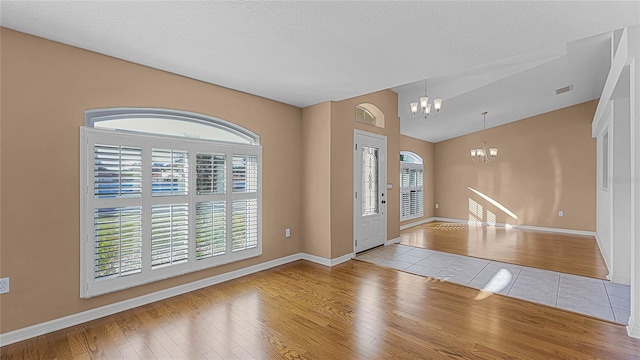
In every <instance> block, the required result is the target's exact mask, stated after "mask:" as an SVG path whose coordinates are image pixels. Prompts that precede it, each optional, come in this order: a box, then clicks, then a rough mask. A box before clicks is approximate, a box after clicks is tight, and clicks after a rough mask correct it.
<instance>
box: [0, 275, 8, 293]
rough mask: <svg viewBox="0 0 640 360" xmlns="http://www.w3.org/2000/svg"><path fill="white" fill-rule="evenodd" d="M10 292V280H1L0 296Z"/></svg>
mask: <svg viewBox="0 0 640 360" xmlns="http://www.w3.org/2000/svg"><path fill="white" fill-rule="evenodd" d="M8 292H9V278H8V277H6V278H2V279H0V294H6V293H8Z"/></svg>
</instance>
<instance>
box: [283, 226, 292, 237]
mask: <svg viewBox="0 0 640 360" xmlns="http://www.w3.org/2000/svg"><path fill="white" fill-rule="evenodd" d="M284 236H285V237H290V236H291V229H289V228H287V229H284Z"/></svg>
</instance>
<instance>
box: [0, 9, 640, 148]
mask: <svg viewBox="0 0 640 360" xmlns="http://www.w3.org/2000/svg"><path fill="white" fill-rule="evenodd" d="M0 24H1V25H2V26H4V27H7V28H11V29H15V30H18V31H22V32H25V33H29V34H33V35H36V36H41V37H44V38H47V39H50V40H54V41H59V42H62V43H66V44H70V45H74V46H77V47H81V48H85V49H88V50H92V51H96V52H99V53H103V54H106V55H109V56H113V57H117V58H120V59H124V60H128V61H132V62H136V63H140V64H143V65H147V66H150V67H153V68H157V69H161V70H165V71H169V72H173V73H176V74H180V75H184V76H188V77H191V78H194V79H199V80H202V81H206V82H210V83H213V84H217V85H221V86H225V87H228V88H232V89H236V90H240V91H244V92H247V93H251V94H255V95H258V96H263V97H265V98H269V99H273V100H277V101H281V102H284V103H287V104H291V105H295V106H299V107H304V106H308V105H312V104H316V103H320V102H324V101H328V100H342V99H345V98H350V97H354V96H358V95H362V94H366V93H370V92H374V91H378V90H383V89H389V88H391V89H393V90H394V91H396V92H397V93H398V98H399V109H398V115H399V116H400V118H401V132H402V133H404V134H408V135H411V136H414V137H417V138H421V139H424V140H428V141H433V142H436V141H441V140H444V139H448V138H451V137H455V136H459V135H462V134H465V133H469V132H473V131H477V130H479V129H481V128H482V117H481V115H480V112H482V111H489V115H487V125H488V126H496V125H499V124H502V123H506V122H510V121H515V120H519V119H522V118H526V117H529V116H533V115H537V114H540V113H543V112H547V111H551V110H555V109H558V108H562V107H566V106H570V105H573V104H577V103H580V102H584V101H587V100H591V99H595V98H597V97H598V95H599V94H600V92H601V90H602V87H603V85H604V80H605V79H606V75H607V71H608V66H609V62H610V57H611V54H610V49H611V44H610V40H609V38H610V37H609V34H610V32H611V31H612V30H616V29H619V28H622V27H625V26H631V25H635V24H640V2H639V1H626V2H615V1H601V2H600V1H551V2H543V1H526V2H516V1H499V2H485V1H471V2H465V1H462V2H460V1H443V2H436V1H420V2H395V1H384V2H360V1H352V2H346V1H345V2H324V1H317V2H266V1H259V2H202V1H199V2H191V1H186V2H185V1H169V2H153V1H136V2H112V1H80V2H59V1H51V2H36V1H15V2H13V1H2V2H1V3H0ZM425 78H428V94H429V95H430V96H432V97H442V98H443V99H444V102H443V110H442V111H441V112H440V113H439V114H438V116H437V117H434V118H430V119H428V120H426V121H425V120H424V119H422V118H419V117H418V118H415V119H414V118H413V117H412V116H411V113H410V112H409V105H408V104H409V102H411V101H413V100H414V99H416V100H417V98H418V97H420V96H422V95H424V79H425ZM568 85H572V88H573V90H572V91H571V92H568V93H565V94H562V95H558V96H556V95H555V93H554V90H555V89H557V88H561V87H564V86H568Z"/></svg>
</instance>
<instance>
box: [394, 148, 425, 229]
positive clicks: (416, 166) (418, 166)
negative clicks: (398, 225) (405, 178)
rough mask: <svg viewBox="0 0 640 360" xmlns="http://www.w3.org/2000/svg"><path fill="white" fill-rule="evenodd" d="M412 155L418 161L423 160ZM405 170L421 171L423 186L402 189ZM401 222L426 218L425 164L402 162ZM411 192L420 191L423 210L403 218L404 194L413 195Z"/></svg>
mask: <svg viewBox="0 0 640 360" xmlns="http://www.w3.org/2000/svg"><path fill="white" fill-rule="evenodd" d="M411 155H413V156H415V157H417V158H418V159H421V157H420V156H418V155H415V154H413V153H411ZM403 169H409V170H411V169H415V170H420V172H421V175H422V186H409V187H402V170H403ZM400 177H401V179H400V221H406V220H412V219H417V218H420V217H423V216H424V167H423V164H422V163H420V164H417V163H410V162H402V161H401V162H400ZM411 191H420V196H422V209H421V211H420V212H419V213H416V214H413V215H411V214H410V215H408V216H402V194H403V193H409V194H410V193H411Z"/></svg>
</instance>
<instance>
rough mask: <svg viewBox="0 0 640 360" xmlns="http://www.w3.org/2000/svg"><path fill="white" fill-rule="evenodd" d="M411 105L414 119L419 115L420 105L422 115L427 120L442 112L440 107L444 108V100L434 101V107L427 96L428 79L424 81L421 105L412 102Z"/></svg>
mask: <svg viewBox="0 0 640 360" xmlns="http://www.w3.org/2000/svg"><path fill="white" fill-rule="evenodd" d="M409 105H410V106H411V113H412V114H413V117H414V118H415V117H416V114H417V113H418V105H420V108H421V109H422V114H423V115H424V118H425V119H426V118H428V117H430V116H432V115H435V114H437V113H438V112H439V111H440V107H442V99H433V105H432V104H431V103H430V102H429V97H428V96H427V79H424V96H423V97H421V98H420V103H418V102H412V103H411V104H409ZM432 108H433V111H432Z"/></svg>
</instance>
